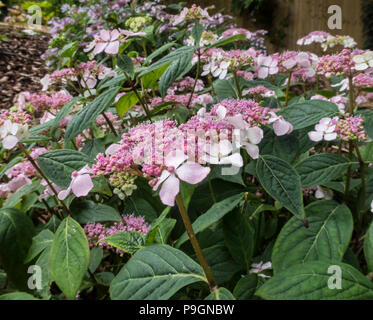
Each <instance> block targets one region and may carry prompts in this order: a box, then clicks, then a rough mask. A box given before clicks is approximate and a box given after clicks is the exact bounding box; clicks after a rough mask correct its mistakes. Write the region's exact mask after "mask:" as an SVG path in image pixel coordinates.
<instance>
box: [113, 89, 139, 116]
mask: <svg viewBox="0 0 373 320" xmlns="http://www.w3.org/2000/svg"><path fill="white" fill-rule="evenodd" d="M137 102H139V98H138V97H137V95H136V93H135V92H128V93H126V94H125V95H123V96H121V97H120V99H119V100H118V102H117V103H116V104H115V107H116V108H117V112H118V114H119V116H120V117H122V116H123V115H125V114H126V113H127V111H129V110H130V109H131V108H132V107H133V106H134V105H135V104H136V103H137Z"/></svg>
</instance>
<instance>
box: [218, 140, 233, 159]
mask: <svg viewBox="0 0 373 320" xmlns="http://www.w3.org/2000/svg"><path fill="white" fill-rule="evenodd" d="M231 152H232V143H231V142H230V141H228V140H223V141H220V142H219V153H220V156H226V155H228V154H230V153H231Z"/></svg>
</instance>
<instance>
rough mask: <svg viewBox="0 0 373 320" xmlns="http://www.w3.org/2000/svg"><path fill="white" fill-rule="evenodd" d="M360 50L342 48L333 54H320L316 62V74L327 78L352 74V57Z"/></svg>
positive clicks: (353, 69) (354, 70) (353, 63)
mask: <svg viewBox="0 0 373 320" xmlns="http://www.w3.org/2000/svg"><path fill="white" fill-rule="evenodd" d="M361 53H362V51H361V50H353V51H352V50H349V49H344V50H342V51H341V52H340V53H338V54H335V55H325V56H322V57H321V58H320V60H319V62H318V64H317V67H316V71H317V73H318V74H321V75H324V76H325V77H327V78H330V77H332V76H341V75H353V74H354V73H355V72H356V69H355V62H354V60H353V57H354V56H355V55H360V54H361Z"/></svg>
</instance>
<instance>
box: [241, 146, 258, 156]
mask: <svg viewBox="0 0 373 320" xmlns="http://www.w3.org/2000/svg"><path fill="white" fill-rule="evenodd" d="M244 147H245V149H246V151H247V153H248V154H249V156H250V157H251V158H253V159H258V158H259V147H258V146H257V145H255V144H251V143H244Z"/></svg>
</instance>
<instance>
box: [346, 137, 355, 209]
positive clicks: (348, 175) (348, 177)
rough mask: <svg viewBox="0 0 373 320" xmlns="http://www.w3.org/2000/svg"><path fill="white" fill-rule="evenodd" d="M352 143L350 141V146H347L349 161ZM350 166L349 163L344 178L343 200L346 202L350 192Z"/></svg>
mask: <svg viewBox="0 0 373 320" xmlns="http://www.w3.org/2000/svg"><path fill="white" fill-rule="evenodd" d="M353 147H354V146H353V144H352V142H350V148H349V159H350V162H351V161H352V151H353ZM351 169H352V166H351V164H350V165H349V166H348V170H347V180H346V188H345V194H344V202H347V200H348V193H349V192H350V182H351V175H352V170H351Z"/></svg>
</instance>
